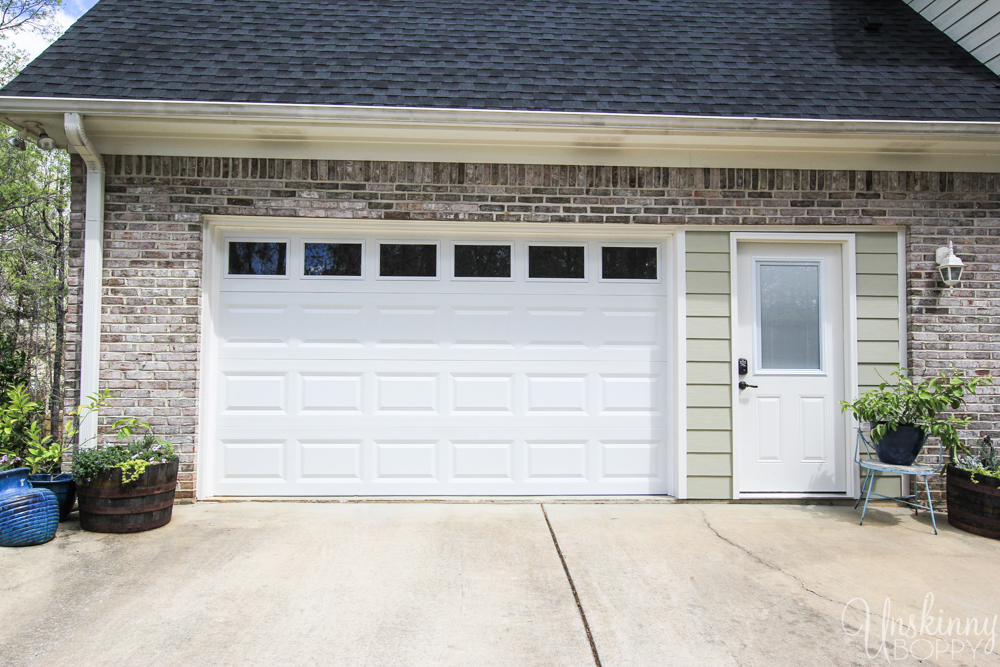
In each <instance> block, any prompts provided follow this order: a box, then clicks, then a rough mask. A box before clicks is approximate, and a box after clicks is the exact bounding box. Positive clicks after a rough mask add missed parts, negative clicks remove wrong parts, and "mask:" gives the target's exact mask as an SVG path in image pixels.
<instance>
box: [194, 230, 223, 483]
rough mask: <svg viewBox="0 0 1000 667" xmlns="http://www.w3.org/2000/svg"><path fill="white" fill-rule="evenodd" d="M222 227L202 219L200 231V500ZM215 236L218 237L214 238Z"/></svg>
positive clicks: (208, 472)
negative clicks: (202, 225)
mask: <svg viewBox="0 0 1000 667" xmlns="http://www.w3.org/2000/svg"><path fill="white" fill-rule="evenodd" d="M223 233H224V230H222V229H220V228H219V227H217V226H216V225H214V224H212V223H211V222H209V221H206V222H205V226H204V228H203V231H202V234H203V237H202V267H201V340H200V341H199V343H200V344H199V345H198V353H199V354H198V361H199V363H198V440H197V442H196V443H195V446H196V447H197V449H196V454H195V497H196V498H197V499H198V500H203V499H205V498H207V497H210V496H211V494H212V491H213V490H214V489H213V488H212V487H211V483H210V480H212V479H215V461H214V460H213V459H212V457H211V456H209V450H210V449H211V450H212V451H213V452H214V447H210V446H209V443H210V442H212V429H213V428H214V426H215V424H214V421H213V419H212V415H214V414H215V394H214V393H213V392H212V391H206V388H207V387H212V386H213V383H212V379H213V378H214V377H215V375H214V374H215V360H216V359H217V358H218V354H217V350H216V348H217V345H216V337H215V312H214V311H213V310H212V306H213V302H212V299H211V298H209V297H210V295H212V294H215V293H216V292H218V291H219V287H220V285H219V283H220V281H221V280H222V271H221V268H222V266H220V265H221V262H220V258H219V254H221V246H222V245H223V238H222V237H223ZM216 237H218V238H216Z"/></svg>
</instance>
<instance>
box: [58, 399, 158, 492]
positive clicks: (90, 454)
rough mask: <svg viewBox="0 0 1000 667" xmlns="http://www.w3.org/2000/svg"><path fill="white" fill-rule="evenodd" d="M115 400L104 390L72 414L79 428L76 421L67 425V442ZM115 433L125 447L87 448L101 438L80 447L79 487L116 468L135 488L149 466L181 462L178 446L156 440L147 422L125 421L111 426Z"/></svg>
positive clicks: (75, 471)
mask: <svg viewBox="0 0 1000 667" xmlns="http://www.w3.org/2000/svg"><path fill="white" fill-rule="evenodd" d="M112 398H114V396H113V395H112V394H111V392H109V391H107V390H103V391H101V392H98V393H97V394H94V395H92V396H90V397H89V398H88V401H87V403H85V404H83V405H81V406H80V407H78V408H77V409H76V410H74V411H72V412H70V413H69V416H70V417H71V418H75V421H76V424H74V423H73V421H74V420H73V419H71V420H70V421H68V422H67V423H66V428H65V432H66V436H67V438H75V437H76V436H77V435H79V432H80V427H79V425H80V423H81V422H83V420H84V419H88V418H91V416H96V415H95V413H96V412H97V411H98V410H99V409H100V408H104V407H109V406H110V405H111V403H110V401H111V399H112ZM111 430H112V431H114V432H115V436H116V437H117V438H118V439H119V440H122V441H123V442H122V443H118V444H110V445H96V446H92V447H85V446H84V445H86V444H87V443H88V442H90V441H91V440H94V439H95V438H97V437H98V436H96V435H95V436H92V437H90V438H87V440H85V441H83V442H81V443H80V448H79V450H78V451H77V452H76V454H75V455H74V456H73V479H75V480H76V482H77V484H86V483H88V482H90V481H91V480H92V479H93V478H94V476H95V475H96V474H98V473H101V472H104V471H105V470H110V469H112V468H118V469H119V470H121V471H122V484H131V483H132V482H134V481H136V480H137V479H139V476H140V475H142V473H144V472H146V468H148V467H149V466H151V465H155V464H157V463H168V462H170V461H176V460H177V453H176V452H175V451H174V446H173V445H172V444H170V443H169V442H167V441H166V440H163V439H162V438H158V437H156V435H155V434H154V433H153V427H152V426H150V425H149V424H148V423H146V422H144V421H141V420H139V419H137V418H135V417H123V418H122V419H119V420H117V421H116V422H115V423H113V424H112V425H111ZM139 431H145V432H144V433H139Z"/></svg>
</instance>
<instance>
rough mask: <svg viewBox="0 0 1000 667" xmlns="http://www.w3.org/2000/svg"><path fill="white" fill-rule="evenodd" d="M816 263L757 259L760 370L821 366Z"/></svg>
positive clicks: (819, 292) (817, 264) (820, 305)
mask: <svg viewBox="0 0 1000 667" xmlns="http://www.w3.org/2000/svg"><path fill="white" fill-rule="evenodd" d="M820 273H821V272H820V263H819V262H781V261H758V262H757V295H756V296H757V326H758V340H759V344H760V355H759V359H760V367H761V368H762V369H763V370H821V369H822V367H823V366H822V354H821V350H822V304H821V303H820V294H821V289H820Z"/></svg>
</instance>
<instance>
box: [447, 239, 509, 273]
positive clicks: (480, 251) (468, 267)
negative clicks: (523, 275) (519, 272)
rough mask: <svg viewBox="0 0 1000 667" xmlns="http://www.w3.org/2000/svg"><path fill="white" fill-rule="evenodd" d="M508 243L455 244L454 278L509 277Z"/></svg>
mask: <svg viewBox="0 0 1000 667" xmlns="http://www.w3.org/2000/svg"><path fill="white" fill-rule="evenodd" d="M510 254H511V253H510V246H509V245H457V244H456V245H455V277H456V278H510Z"/></svg>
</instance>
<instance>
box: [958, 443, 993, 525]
mask: <svg viewBox="0 0 1000 667" xmlns="http://www.w3.org/2000/svg"><path fill="white" fill-rule="evenodd" d="M946 479H947V482H946V489H947V490H946V493H947V498H948V523H950V524H951V525H953V526H955V527H956V528H959V529H961V530H964V531H967V532H970V533H974V534H976V535H982V536H983V537H991V538H993V539H995V540H1000V450H997V448H996V447H995V446H994V444H993V438H991V437H990V436H988V435H987V436H985V437H984V438H983V439H982V440H980V441H979V447H978V448H977V451H975V452H968V451H967V453H966V454H965V455H962V456H959V457H957V458H956V459H955V460H954V461H953V462H952V463H950V464H949V465H948V471H947V475H946Z"/></svg>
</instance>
